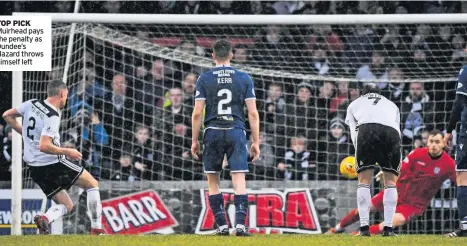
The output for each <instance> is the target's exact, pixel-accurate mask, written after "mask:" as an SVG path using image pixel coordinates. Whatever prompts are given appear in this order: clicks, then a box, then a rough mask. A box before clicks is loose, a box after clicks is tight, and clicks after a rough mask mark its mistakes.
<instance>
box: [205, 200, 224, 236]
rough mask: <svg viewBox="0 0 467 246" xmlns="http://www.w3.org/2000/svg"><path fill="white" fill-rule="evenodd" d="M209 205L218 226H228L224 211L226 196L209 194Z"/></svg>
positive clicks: (221, 227) (221, 228)
mask: <svg viewBox="0 0 467 246" xmlns="http://www.w3.org/2000/svg"><path fill="white" fill-rule="evenodd" d="M209 205H210V206H211V210H212V213H213V214H214V218H215V219H216V223H217V226H218V227H219V229H220V230H223V229H224V228H227V222H226V220H225V211H224V196H222V193H221V194H217V195H211V196H209Z"/></svg>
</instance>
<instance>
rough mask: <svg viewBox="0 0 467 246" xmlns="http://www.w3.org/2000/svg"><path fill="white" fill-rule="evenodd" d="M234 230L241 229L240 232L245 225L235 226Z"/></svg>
mask: <svg viewBox="0 0 467 246" xmlns="http://www.w3.org/2000/svg"><path fill="white" fill-rule="evenodd" d="M235 229H242V230H245V225H242V224H237V225H236V226H235Z"/></svg>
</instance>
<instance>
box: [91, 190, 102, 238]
mask: <svg viewBox="0 0 467 246" xmlns="http://www.w3.org/2000/svg"><path fill="white" fill-rule="evenodd" d="M87 194H88V200H87V205H88V214H89V217H90V218H91V227H92V228H94V229H102V222H101V216H102V204H101V195H100V194H99V188H97V187H96V188H91V189H89V190H87Z"/></svg>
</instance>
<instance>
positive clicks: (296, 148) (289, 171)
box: [277, 137, 316, 180]
mask: <svg viewBox="0 0 467 246" xmlns="http://www.w3.org/2000/svg"><path fill="white" fill-rule="evenodd" d="M310 155H311V153H310V152H309V151H307V150H306V139H305V138H304V137H293V138H292V139H291V140H290V149H288V150H287V152H285V157H284V159H283V160H282V161H280V162H279V163H278V164H277V168H278V169H279V173H278V175H279V178H281V179H286V180H314V179H315V174H316V163H314V162H313V161H310Z"/></svg>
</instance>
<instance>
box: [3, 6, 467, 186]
mask: <svg viewBox="0 0 467 246" xmlns="http://www.w3.org/2000/svg"><path fill="white" fill-rule="evenodd" d="M1 4H5V8H4V11H5V9H8V10H9V11H36V12H37V11H44V12H72V6H73V4H72V3H71V2H56V3H48V2H47V4H42V5H40V4H39V3H37V2H31V3H25V2H22V3H21V2H9V3H1ZM422 4H423V8H420V6H422V5H420V4H417V5H416V4H415V3H414V2H364V1H362V2H327V1H317V2H312V3H308V2H301V1H296V2H281V1H276V2H274V1H270V2H261V3H259V2H237V1H235V2H231V1H230V2H229V1H220V2H198V1H189V2H175V1H169V2H119V1H112V2H84V3H83V6H82V11H81V12H86V13H90V12H103V13H173V14H178V13H182V14H357V13H362V14H366V13H368V14H373V13H385V14H386V13H402V14H403V13H454V12H467V3H465V2H462V3H460V2H444V1H443V2H442V3H439V2H428V3H422ZM417 6H418V7H417ZM7 7H8V8H7ZM0 9H1V8H0ZM111 28H116V29H121V30H122V31H126V32H129V33H130V34H131V35H135V36H137V37H138V38H140V39H141V40H152V41H153V42H154V43H156V44H157V45H160V46H167V47H169V48H173V49H175V50H178V51H179V52H181V53H186V54H189V55H192V56H205V57H209V56H210V54H211V51H210V47H209V44H210V42H209V41H208V42H206V41H203V40H202V39H201V38H206V37H208V38H214V39H215V38H216V36H215V35H214V34H215V33H222V34H223V35H222V37H225V36H226V37H227V38H229V37H231V38H233V37H235V38H236V39H235V40H234V39H232V42H234V43H235V49H234V63H235V64H241V65H246V66H252V67H259V68H262V69H265V70H263V71H266V72H263V73H259V74H252V77H253V79H254V81H255V86H256V92H257V99H258V110H259V111H260V117H261V131H262V132H261V153H262V157H261V158H260V160H258V161H257V162H256V163H255V164H251V165H250V173H249V174H248V177H247V178H248V179H249V180H284V179H287V180H336V179H345V178H344V177H342V176H341V175H340V174H339V163H340V161H341V160H342V159H344V158H345V157H347V156H349V155H353V154H354V149H353V145H352V143H351V141H350V137H349V134H348V128H347V126H346V125H345V123H344V119H345V113H346V108H347V106H348V104H349V103H350V102H351V101H353V100H355V99H356V98H358V97H359V96H360V88H361V87H362V85H363V83H364V81H365V80H368V79H369V80H375V81H377V82H378V85H379V86H380V88H381V89H382V91H383V95H384V96H386V97H387V98H389V99H391V100H392V101H394V102H395V103H396V104H397V105H398V106H399V107H400V110H401V122H402V124H401V130H402V134H403V146H404V155H405V154H407V153H408V152H409V151H411V150H412V149H413V148H418V147H421V146H424V145H425V144H426V141H427V136H428V134H427V133H428V131H429V130H431V129H434V128H436V129H440V130H442V129H444V128H445V123H446V121H447V117H448V116H449V115H448V114H449V112H450V109H451V104H452V100H453V98H454V87H455V80H443V78H444V79H445V78H452V77H455V76H456V75H457V72H458V70H459V68H460V67H461V65H462V64H463V63H464V61H465V58H466V57H467V53H466V51H465V50H464V48H465V47H466V44H465V38H466V34H467V33H466V28H465V27H463V26H460V25H459V26H457V25H436V26H435V25H399V26H397V25H368V26H366V25H360V26H346V27H342V26H331V25H324V26H316V27H310V26H306V27H305V26H298V27H292V26H287V27H284V26H262V27H260V28H258V29H256V28H246V29H240V27H229V26H213V27H209V28H207V27H205V26H199V27H198V28H192V29H190V30H188V31H189V33H190V35H185V33H187V32H186V31H187V29H186V27H183V26H181V27H177V26H175V27H174V26H173V27H170V31H168V29H167V28H168V27H166V26H162V25H160V26H157V25H156V26H153V27H151V28H148V27H147V26H146V27H144V29H143V28H141V29H138V27H132V29H131V30H129V29H125V28H124V27H123V26H120V27H119V26H113V27H111ZM219 30H222V31H220V32H218V31H219ZM257 30H259V31H257ZM234 33H237V34H236V35H235V36H234V35H233V34H234ZM238 33H243V34H244V37H243V36H242V38H239V35H238ZM229 35H230V36H229ZM239 40H240V41H239ZM86 44H87V51H86V52H85V53H83V56H85V60H86V65H84V66H83V67H80V68H79V70H77V72H76V74H80V76H77V77H78V78H75V79H74V80H73V79H72V80H71V81H69V84H70V85H71V87H70V94H69V102H68V109H67V110H66V111H65V112H64V116H63V117H62V118H63V119H70V120H64V123H63V128H62V129H69V130H67V131H66V134H64V135H63V136H62V144H63V145H65V146H70V147H77V148H78V149H79V150H80V151H81V152H82V153H83V161H82V163H81V164H82V165H83V166H85V167H86V168H87V169H89V170H91V172H92V174H93V175H95V176H96V177H98V178H100V179H106V180H121V181H136V180H200V179H203V170H202V165H201V162H199V161H196V160H194V159H193V158H192V157H191V154H190V152H189V150H190V144H191V129H190V127H191V122H190V121H191V111H192V107H193V103H194V100H193V97H194V91H195V85H196V80H197V76H198V75H199V74H200V73H201V72H203V71H205V70H206V68H201V67H197V66H195V65H191V64H188V63H182V62H176V61H173V60H164V59H161V58H159V57H153V56H149V55H145V54H142V53H141V52H139V51H136V50H131V49H128V48H122V47H119V46H117V44H111V43H106V42H101V43H99V42H94V41H93V40H91V39H89V40H87V42H86ZM63 65H64V64H61V63H55V64H54V68H53V70H52V71H51V72H47V73H45V74H44V75H43V76H37V77H38V78H41V79H40V80H37V81H33V83H34V84H37V86H36V85H35V86H34V87H30V88H45V87H44V82H47V81H50V80H53V79H61V78H62V76H63ZM268 69H271V70H276V71H288V72H293V73H300V74H308V75H316V76H315V77H312V78H315V79H307V80H301V79H291V78H288V77H286V76H284V77H280V76H269V75H268V73H267V71H269V70H268ZM432 78H439V81H438V82H430V83H426V82H425V81H424V80H425V79H432ZM354 80H356V81H360V82H355V81H354ZM0 100H4V99H0ZM247 125H248V124H247ZM0 138H1V139H3V141H2V143H0V147H1V153H0V180H9V179H10V176H11V174H10V170H11V167H10V166H11V128H10V127H8V126H4V125H2V124H0ZM225 165H226V168H227V169H228V165H227V163H225ZM223 175H224V177H227V176H228V175H229V173H228V172H224V173H223Z"/></svg>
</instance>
